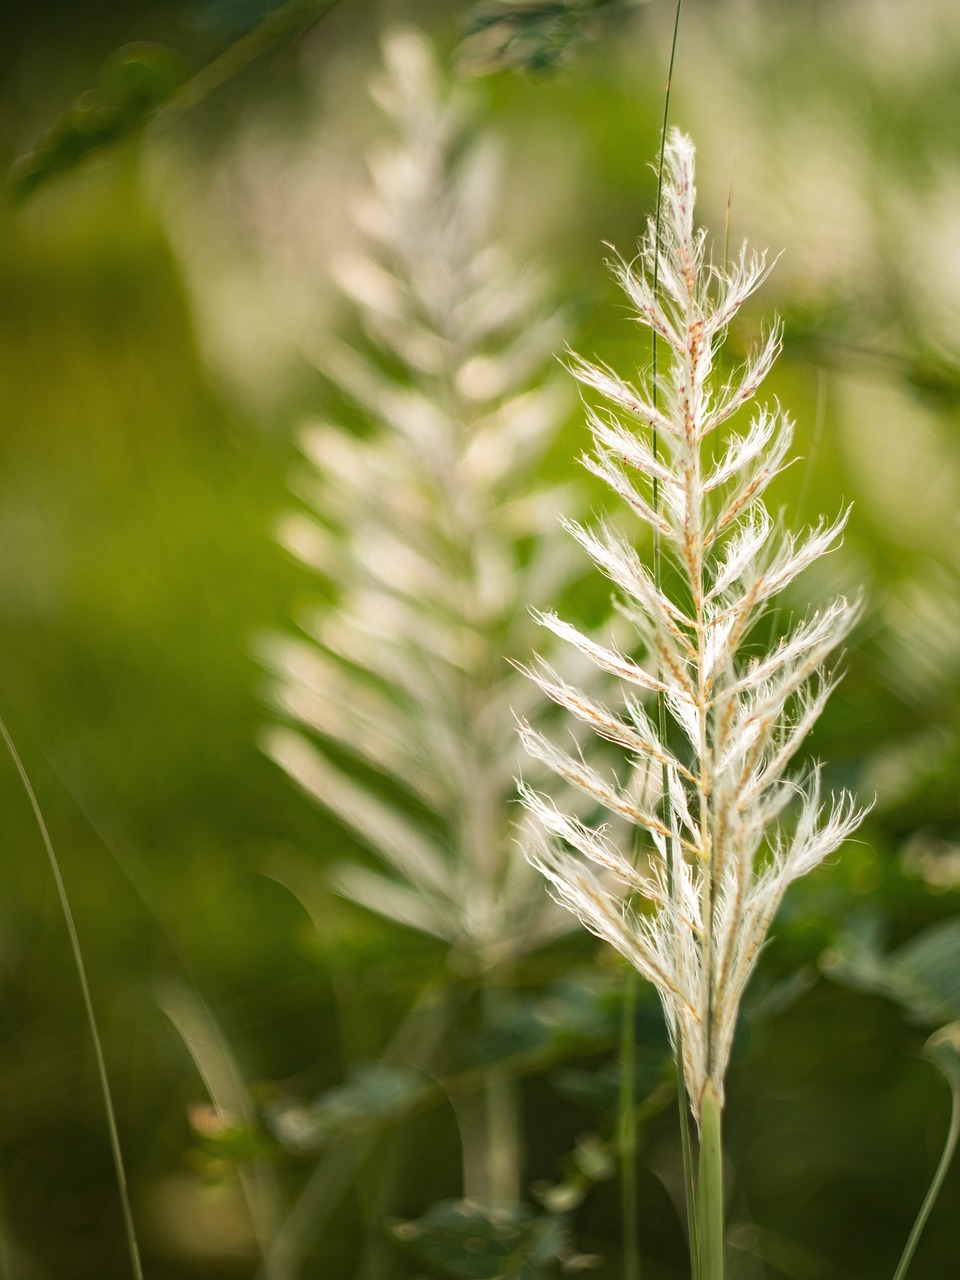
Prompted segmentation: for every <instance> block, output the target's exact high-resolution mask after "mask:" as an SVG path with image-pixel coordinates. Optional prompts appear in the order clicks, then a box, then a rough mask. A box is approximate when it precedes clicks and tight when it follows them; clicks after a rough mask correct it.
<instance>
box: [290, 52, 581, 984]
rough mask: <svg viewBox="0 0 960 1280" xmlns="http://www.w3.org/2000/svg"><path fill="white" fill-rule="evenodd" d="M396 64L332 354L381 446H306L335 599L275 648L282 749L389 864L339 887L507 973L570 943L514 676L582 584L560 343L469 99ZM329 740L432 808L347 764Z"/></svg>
mask: <svg viewBox="0 0 960 1280" xmlns="http://www.w3.org/2000/svg"><path fill="white" fill-rule="evenodd" d="M385 54H386V74H385V75H383V76H381V78H380V79H379V80H378V82H377V83H376V85H375V88H374V94H375V97H376V98H377V100H378V102H379V103H380V105H381V106H382V107H383V109H384V110H385V112H386V114H387V116H388V117H389V119H390V121H391V123H392V125H393V128H394V131H395V134H396V139H395V141H394V142H393V143H392V145H390V146H389V147H387V148H385V149H383V150H381V151H379V152H378V153H377V154H376V155H375V156H374V157H373V158H372V160H371V163H370V174H371V190H370V192H369V194H368V195H367V198H366V199H365V201H364V203H363V204H362V205H361V207H360V208H359V209H358V212H357V220H358V222H359V224H360V227H361V229H362V231H363V232H364V234H365V238H366V242H367V245H368V249H367V251H366V252H364V253H362V254H360V253H358V254H355V255H354V256H352V257H350V258H349V259H347V260H345V261H343V262H342V263H341V265H340V270H339V279H340V283H341V285H342V287H343V289H344V291H345V292H346V293H347V295H348V296H349V297H351V298H352V299H353V301H354V302H355V304H356V309H357V314H358V316H359V318H360V320H361V322H362V325H363V328H364V330H365V332H366V336H367V339H368V342H367V344H366V350H365V352H364V353H361V352H360V351H359V350H357V349H354V348H352V347H347V346H346V345H335V344H333V343H327V344H326V345H325V347H324V349H323V354H322V356H321V359H322V360H323V369H324V372H325V373H326V374H327V376H328V377H329V378H330V379H331V380H332V381H333V382H334V383H335V384H336V385H337V386H338V387H339V389H340V390H341V392H342V393H343V395H344V396H345V398H346V399H347V400H349V401H352V402H353V404H354V405H356V406H358V407H359V408H360V410H361V411H362V413H363V417H364V419H365V420H366V422H367V423H368V424H369V428H370V429H369V431H368V432H367V433H366V434H365V435H363V436H359V435H357V434H356V433H355V432H353V431H351V430H347V429H345V428H343V427H340V426H335V425H322V426H319V425H315V426H312V427H310V428H309V429H308V430H306V431H305V432H304V434H303V437H302V447H303V452H304V454H305V455H306V459H307V463H308V466H307V467H306V468H305V469H303V471H302V473H301V475H300V478H299V480H298V483H297V489H298V491H299V496H300V497H301V498H302V499H304V501H305V503H306V504H307V506H308V507H310V508H312V511H311V512H310V513H309V514H308V513H307V511H305V510H300V511H298V512H297V513H296V514H291V515H289V516H288V517H286V518H285V520H284V521H283V523H282V527H281V530H280V538H281V540H282V541H283V542H284V543H285V545H286V546H287V547H288V548H289V549H290V550H291V551H292V552H293V553H294V555H296V556H298V557H299V558H300V559H301V560H302V561H304V562H305V563H306V564H307V565H309V566H311V567H312V568H314V569H315V570H316V571H317V572H318V573H319V574H320V575H321V576H323V577H325V578H327V579H328V580H329V581H330V582H331V583H332V584H333V586H334V587H335V589H336V590H337V593H338V600H337V604H336V607H335V608H332V609H328V610H327V611H325V612H318V613H317V614H316V615H315V616H314V617H313V618H312V619H308V620H307V622H306V625H305V630H306V632H307V635H306V637H304V638H300V639H293V638H289V637H274V638H272V639H271V640H270V641H268V643H267V646H266V652H265V659H266V661H267V663H268V664H269V666H270V667H271V668H272V669H273V670H274V672H275V673H276V682H275V684H274V687H273V699H274V702H275V705H276V706H277V708H278V710H279V711H280V712H281V713H282V715H283V716H284V718H285V720H286V721H287V722H288V723H287V724H285V725H283V726H277V727H274V728H273V729H271V730H270V732H269V733H268V735H267V748H268V750H269V752H270V753H271V754H272V755H273V757H274V758H275V759H276V760H277V761H278V762H279V763H280V764H281V765H282V766H283V768H284V769H285V770H286V771H287V772H288V773H289V774H290V776H291V777H292V778H293V779H294V780H295V781H296V782H297V783H298V784H299V785H300V786H302V787H303V788H304V789H305V790H306V791H307V792H308V793H309V794H310V795H312V796H313V797H315V798H316V799H317V800H318V801H319V802H320V803H321V804H323V805H324V806H326V807H327V808H328V809H330V810H331V811H332V812H333V813H335V814H336V815H337V816H338V817H339V818H340V819H341V820H342V821H343V822H344V823H345V824H346V825H347V826H348V827H350V828H351V829H352V830H353V831H354V832H355V833H356V834H357V835H358V836H359V838H360V839H361V840H362V841H363V842H364V843H365V844H366V845H367V846H368V847H370V848H371V849H373V850H374V851H375V852H376V853H377V854H378V855H379V857H380V859H381V860H382V863H383V864H384V866H383V870H374V869H371V868H369V867H361V866H360V865H344V866H341V867H340V868H338V869H337V870H336V872H335V883H336V885H337V887H338V888H339V890H340V891H341V892H342V893H343V894H345V895H346V896H348V897H350V898H352V899H353V900H355V901H356V902H359V903H362V904H363V905H364V906H366V907H368V908H370V909H372V910H374V911H376V912H379V913H381V914H382V915H384V916H388V917H390V918H392V919H394V920H396V921H399V922H401V923H403V924H405V925H409V926H411V927H414V928H417V929H420V930H422V931H423V932H425V933H428V934H432V935H434V936H436V937H438V938H441V939H443V940H445V941H447V942H449V943H451V944H452V945H453V947H454V948H455V950H456V951H457V952H458V953H459V954H460V955H461V956H463V957H466V958H469V959H470V960H471V961H472V963H473V964H474V965H475V966H476V967H477V968H478V969H479V970H480V971H483V972H489V971H490V970H492V969H494V968H496V967H499V966H503V965H509V963H511V962H512V961H513V960H515V959H516V958H517V957H518V956H519V955H521V954H523V953H524V952H526V951H529V950H531V949H533V948H536V947H539V946H541V945H543V944H544V943H546V942H547V941H549V940H550V939H552V938H554V937H556V936H558V935H559V934H562V933H563V932H565V931H567V930H568V929H569V928H570V927H572V926H573V921H572V920H571V918H570V916H569V915H568V913H566V912H564V911H562V910H560V909H559V908H558V907H557V905H556V904H555V903H554V902H553V901H552V900H551V898H550V896H549V894H547V893H546V892H545V888H544V885H543V881H542V879H541V877H540V876H539V875H537V873H536V872H535V871H534V870H533V869H532V868H531V867H530V866H529V865H528V864H527V862H526V861H525V860H524V859H523V858H522V857H521V856H520V855H519V853H518V851H517V849H516V831H515V823H516V815H517V809H516V806H515V804H514V803H513V802H514V800H515V797H516V784H515V782H514V778H515V775H516V773H517V772H518V768H519V757H520V751H519V747H518V744H517V741H516V735H515V733H514V727H513V716H512V714H511V708H512V707H516V706H518V705H522V706H523V707H524V709H525V712H526V714H529V715H536V714H537V703H538V701H539V702H540V703H541V704H542V706H543V707H549V706H550V704H549V702H548V700H547V699H546V698H542V697H541V696H540V694H539V692H538V691H537V690H536V689H534V688H533V686H531V685H530V684H529V682H528V681H527V680H526V679H525V677H524V676H523V675H522V674H521V673H520V672H519V671H517V670H516V669H515V668H513V667H512V666H510V665H509V663H508V662H507V661H506V658H505V656H504V655H508V656H509V655H514V656H519V655H522V654H523V653H525V652H529V649H530V647H531V643H532V634H533V629H534V623H533V620H532V619H531V618H530V616H529V613H528V611H527V609H526V604H525V602H526V600H527V599H528V598H529V597H530V596H531V595H534V594H542V593H549V592H552V591H556V590H561V589H563V588H564V586H565V585H566V584H567V583H568V582H569V581H570V580H571V579H572V578H573V577H574V576H578V574H579V568H578V565H577V557H576V556H575V555H573V554H572V549H571V548H570V547H569V545H568V544H567V543H566V542H565V540H563V539H557V538H556V536H555V530H556V524H555V512H556V510H557V509H558V508H559V507H561V506H562V505H563V504H564V502H565V501H569V496H567V497H566V498H565V497H562V496H556V495H552V494H547V493H544V492H542V491H541V492H539V493H535V492H534V489H533V481H534V480H535V478H536V467H537V464H538V462H539V460H540V458H541V456H542V452H543V449H544V448H545V446H546V445H547V443H548V442H549V439H550V437H551V433H552V432H554V430H555V429H556V426H557V424H558V421H559V417H560V413H561V410H562V407H563V404H564V403H565V401H566V394H565V392H564V391H563V389H562V388H561V387H560V386H559V385H558V384H557V383H556V382H551V381H547V380H546V378H545V374H544V368H545V366H546V365H547V363H548V357H549V355H550V353H551V352H552V351H553V350H555V348H556V346H557V344H558V342H559V340H560V336H561V335H560V324H559V319H558V316H557V315H556V314H555V313H550V312H548V311H546V310H544V307H543V303H542V301H541V287H540V285H539V282H538V281H537V279H536V278H535V277H534V276H532V275H530V274H524V273H522V272H518V271H517V270H516V269H515V268H513V267H512V266H511V264H510V262H509V260H508V259H507V257H506V255H505V254H504V253H503V252H502V251H501V250H500V249H499V248H498V247H497V246H496V245H495V244H494V243H492V242H491V240H490V238H489V236H488V229H487V228H488V222H489V216H488V215H489V212H490V209H491V206H492V204H493V201H494V198H495V194H496V166H495V164H494V161H495V156H494V155H493V153H492V151H491V149H490V146H489V145H488V143H486V142H484V141H483V140H482V139H481V140H477V139H476V137H475V136H474V134H473V132H472V130H471V128H470V126H469V122H468V118H467V111H466V106H467V103H466V100H465V99H464V98H461V97H460V96H458V95H452V94H448V93H447V92H446V91H445V90H444V88H443V85H442V83H441V80H440V77H439V74H438V71H437V68H436V65H435V63H434V59H433V56H432V53H431V50H430V47H429V45H428V43H427V41H426V40H425V39H424V38H423V37H421V36H420V35H419V34H417V33H415V32H413V31H410V30H402V31H397V32H395V33H394V34H392V35H391V36H390V37H389V38H388V39H387V40H386V41H385ZM531 693H533V694H534V695H535V696H534V697H533V698H531V697H530V694H531ZM294 726H295V727H294ZM330 744H333V745H334V746H335V747H336V749H337V753H338V754H341V753H343V752H345V753H347V754H348V755H349V756H353V757H355V758H356V759H357V760H358V761H359V762H360V763H361V764H362V765H364V766H367V767H369V768H370V769H372V770H374V771H375V772H376V773H378V774H380V775H383V776H385V777H387V778H389V779H390V780H391V782H392V783H395V784H398V785H399V787H400V788H401V789H402V791H403V792H405V793H406V794H407V795H408V797H409V799H410V801H411V802H412V803H401V804H399V805H394V804H393V803H391V802H390V801H388V800H387V799H386V798H383V796H382V794H381V789H380V788H374V789H372V788H371V787H370V786H369V785H368V782H367V781H365V780H361V777H360V775H359V774H358V773H357V772H355V771H353V770H352V768H350V767H349V766H347V768H344V767H341V766H340V765H338V764H335V763H334V762H333V761H332V760H331V758H330ZM341 758H342V754H341ZM367 778H369V774H367ZM391 789H394V788H391ZM416 810H419V811H420V812H424V811H425V812H426V814H427V817H426V821H421V820H420V819H415V818H413V817H411V816H410V813H411V812H412V811H416Z"/></svg>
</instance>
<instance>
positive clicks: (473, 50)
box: [458, 0, 619, 75]
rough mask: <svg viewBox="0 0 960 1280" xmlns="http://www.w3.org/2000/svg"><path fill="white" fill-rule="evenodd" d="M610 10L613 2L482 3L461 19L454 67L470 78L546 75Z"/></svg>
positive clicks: (534, 0)
mask: <svg viewBox="0 0 960 1280" xmlns="http://www.w3.org/2000/svg"><path fill="white" fill-rule="evenodd" d="M614 7H619V5H618V0H485V2H484V3H482V4H477V5H475V6H474V7H473V8H472V9H470V10H469V12H468V13H467V16H466V18H465V19H464V23H463V29H464V39H463V43H462V44H461V46H460V49H459V52H458V61H459V64H460V66H461V68H462V69H463V70H465V71H468V72H471V73H472V74H475V75H487V74H489V73H490V72H493V71H501V70H503V69H504V68H507V67H513V68H521V69H522V70H524V71H547V70H549V69H551V68H552V67H555V66H557V65H558V64H559V63H561V62H563V61H564V60H565V59H566V58H568V57H569V55H570V54H571V52H572V51H573V49H574V48H575V47H576V45H577V44H578V43H579V42H580V41H581V40H582V39H584V38H585V36H587V35H588V34H590V28H591V27H592V25H593V22H594V19H595V18H596V16H597V14H598V12H599V11H600V10H602V9H612V8H614Z"/></svg>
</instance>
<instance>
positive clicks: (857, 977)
mask: <svg viewBox="0 0 960 1280" xmlns="http://www.w3.org/2000/svg"><path fill="white" fill-rule="evenodd" d="M882 941H883V926H882V920H881V918H880V917H879V916H878V915H875V914H873V913H870V914H865V915H863V916H861V917H860V918H859V919H858V920H856V921H855V922H853V923H852V924H851V925H850V926H849V927H848V928H847V929H846V930H844V931H843V933H841V935H840V937H839V938H838V939H837V943H836V945H835V946H834V947H833V948H831V950H830V951H829V952H828V953H827V954H826V955H825V957H824V961H823V965H824V968H825V969H826V971H827V972H828V973H829V974H830V976H831V977H833V978H836V979H838V980H839V981H840V982H846V983H848V984H849V985H850V986H853V987H857V988H859V989H860V990H861V991H873V992H876V993H878V994H880V995H885V996H889V998H890V999H891V1000H895V1001H896V1002H897V1003H898V1004H899V1005H900V1006H901V1007H902V1008H903V1009H904V1010H905V1011H906V1013H907V1015H908V1016H909V1017H910V1019H911V1020H912V1021H914V1022H919V1023H921V1024H924V1023H925V1024H927V1025H928V1026H937V1025H940V1024H941V1023H944V1022H951V1021H953V1020H955V1019H960V919H952V920H942V921H940V922H939V923H938V924H934V925H931V926H930V927H929V928H927V929H924V930H923V931H922V932H921V933H919V934H917V936H916V937H914V938H911V939H910V941H909V942H906V943H904V944H903V946H901V947H898V948H897V949H896V950H894V951H892V952H889V953H886V952H885V951H884V950H883V946H882Z"/></svg>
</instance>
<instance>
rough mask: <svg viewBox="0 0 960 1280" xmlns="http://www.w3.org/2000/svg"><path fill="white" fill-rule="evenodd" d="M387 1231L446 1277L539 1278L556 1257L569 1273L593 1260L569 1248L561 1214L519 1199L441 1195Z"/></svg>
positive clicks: (419, 1260) (463, 1279) (454, 1279)
mask: <svg viewBox="0 0 960 1280" xmlns="http://www.w3.org/2000/svg"><path fill="white" fill-rule="evenodd" d="M389 1231H390V1234H391V1236H392V1237H393V1239H394V1240H395V1241H396V1242H397V1244H398V1245H399V1246H400V1247H401V1248H402V1249H403V1250H404V1252H405V1253H407V1254H408V1255H409V1256H410V1257H412V1258H413V1259H415V1261H416V1262H417V1263H418V1264H419V1265H421V1266H426V1267H428V1268H429V1269H430V1270H431V1271H432V1273H433V1274H434V1275H436V1276H443V1277H448V1278H449V1280H542V1278H543V1277H546V1276H549V1275H550V1274H552V1273H554V1270H555V1267H556V1266H557V1265H558V1264H560V1263H562V1264H563V1267H564V1271H565V1272H567V1273H569V1272H571V1271H576V1270H583V1269H585V1268H586V1267H587V1266H592V1265H594V1264H595V1261H596V1260H595V1259H593V1258H589V1257H585V1256H584V1255H577V1254H575V1253H574V1252H573V1250H572V1249H571V1246H570V1242H569V1237H568V1234H567V1229H566V1224H565V1222H564V1220H563V1218H562V1217H561V1216H560V1215H558V1214H553V1213H546V1214H537V1213H535V1211H534V1210H533V1209H531V1208H530V1207H529V1206H527V1205H523V1204H498V1205H488V1204H481V1203H479V1202H477V1201H473V1200H444V1201H441V1202H440V1203H439V1204H435V1205H433V1206H432V1207H431V1208H430V1209H429V1210H428V1211H427V1213H425V1214H424V1215H423V1217H422V1218H418V1219H416V1220H415V1221H411V1222H394V1223H392V1224H390V1226H389Z"/></svg>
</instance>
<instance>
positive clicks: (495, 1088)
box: [483, 978, 521, 1203]
mask: <svg viewBox="0 0 960 1280" xmlns="http://www.w3.org/2000/svg"><path fill="white" fill-rule="evenodd" d="M499 997H500V992H499V988H498V986H497V985H496V980H495V979H493V978H488V980H487V981H486V983H485V984H484V988H483V1012H484V1021H485V1022H486V1025H487V1026H490V1025H491V1024H492V1022H493V1021H494V1019H495V1017H496V1013H497V1009H498V1006H499V1004H500V998H499ZM483 1102H484V1120H485V1138H486V1141H485V1147H486V1150H485V1152H484V1155H485V1157H486V1159H485V1163H486V1181H487V1195H488V1198H489V1199H490V1200H492V1201H495V1202H498V1203H507V1202H509V1203H515V1202H516V1201H518V1200H519V1199H520V1164H521V1143H520V1100H519V1096H518V1087H517V1080H516V1077H515V1076H513V1075H512V1074H511V1073H510V1072H509V1071H508V1070H507V1071H505V1070H504V1069H503V1068H502V1067H500V1066H492V1067H488V1068H487V1069H486V1072H485V1079H484V1086H483Z"/></svg>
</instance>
